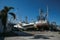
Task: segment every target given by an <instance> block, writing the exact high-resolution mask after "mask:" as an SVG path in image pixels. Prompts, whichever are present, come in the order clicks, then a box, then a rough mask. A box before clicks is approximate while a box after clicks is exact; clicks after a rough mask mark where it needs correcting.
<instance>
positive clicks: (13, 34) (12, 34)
mask: <svg viewBox="0 0 60 40" xmlns="http://www.w3.org/2000/svg"><path fill="white" fill-rule="evenodd" d="M16 36H33V34H29V33H26V32H22V31H11V32H6V33H2V34H1V33H0V40H4V38H5V37H16Z"/></svg>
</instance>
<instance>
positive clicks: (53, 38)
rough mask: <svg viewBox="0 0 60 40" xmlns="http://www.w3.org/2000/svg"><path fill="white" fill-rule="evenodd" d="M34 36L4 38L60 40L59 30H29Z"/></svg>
mask: <svg viewBox="0 0 60 40" xmlns="http://www.w3.org/2000/svg"><path fill="white" fill-rule="evenodd" d="M28 33H33V34H34V35H33V36H16V37H5V39H4V40H60V34H58V32H28Z"/></svg>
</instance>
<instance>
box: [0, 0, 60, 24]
mask: <svg viewBox="0 0 60 40" xmlns="http://www.w3.org/2000/svg"><path fill="white" fill-rule="evenodd" d="M47 5H48V13H49V15H48V20H49V21H50V22H52V21H56V23H57V24H60V22H59V21H60V0H0V10H1V9H3V7H4V6H12V7H14V8H15V9H14V10H11V11H12V12H14V13H15V14H16V16H17V22H18V21H20V18H21V19H22V20H24V19H25V16H28V21H29V22H31V19H34V20H36V18H37V16H38V15H39V8H42V9H43V11H44V12H46V7H47Z"/></svg>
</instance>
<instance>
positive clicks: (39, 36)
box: [30, 35, 50, 39]
mask: <svg viewBox="0 0 60 40" xmlns="http://www.w3.org/2000/svg"><path fill="white" fill-rule="evenodd" d="M40 38H42V39H50V38H49V37H48V36H45V35H35V36H34V37H33V38H30V39H40Z"/></svg>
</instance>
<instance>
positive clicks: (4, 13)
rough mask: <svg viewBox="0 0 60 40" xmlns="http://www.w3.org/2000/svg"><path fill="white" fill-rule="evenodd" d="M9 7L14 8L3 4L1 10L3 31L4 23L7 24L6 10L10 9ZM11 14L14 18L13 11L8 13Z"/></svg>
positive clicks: (4, 29)
mask: <svg viewBox="0 0 60 40" xmlns="http://www.w3.org/2000/svg"><path fill="white" fill-rule="evenodd" d="M11 9H14V8H13V7H7V6H5V7H4V9H3V10H1V20H2V24H3V26H4V28H3V31H4V32H3V33H5V32H6V25H7V19H8V12H9V11H10V10H11ZM9 14H11V15H12V16H13V18H14V19H15V18H16V15H15V14H14V13H9Z"/></svg>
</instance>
